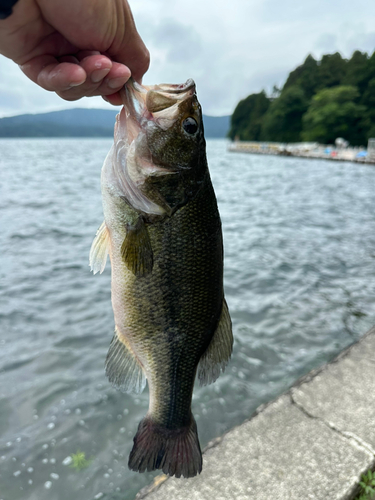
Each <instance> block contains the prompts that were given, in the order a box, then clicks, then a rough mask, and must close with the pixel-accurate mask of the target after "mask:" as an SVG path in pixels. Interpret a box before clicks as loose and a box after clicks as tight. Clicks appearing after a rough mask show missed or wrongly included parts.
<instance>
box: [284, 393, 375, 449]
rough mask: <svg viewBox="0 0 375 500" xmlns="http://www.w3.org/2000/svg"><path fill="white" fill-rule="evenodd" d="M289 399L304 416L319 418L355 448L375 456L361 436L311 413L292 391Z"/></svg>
mask: <svg viewBox="0 0 375 500" xmlns="http://www.w3.org/2000/svg"><path fill="white" fill-rule="evenodd" d="M289 394H290V401H291V403H292V405H294V406H295V407H296V408H298V410H300V411H301V412H302V413H303V414H304V415H305V416H306V417H308V418H311V419H314V420H319V421H320V422H322V423H323V424H324V425H325V426H326V427H328V428H329V429H331V430H332V431H333V432H336V433H337V434H338V435H339V436H341V437H342V438H343V439H345V440H346V441H348V442H349V443H350V444H351V445H352V446H355V447H356V448H357V449H360V450H362V451H366V452H368V453H370V454H371V455H373V456H375V449H374V448H373V447H372V446H371V445H370V444H369V443H367V442H366V441H364V440H363V439H362V438H360V437H359V436H357V435H356V434H354V433H353V432H350V431H342V430H341V429H338V428H337V427H336V426H335V425H334V424H333V423H332V422H327V421H326V420H324V419H323V418H321V417H318V416H316V415H313V414H312V413H310V412H309V411H307V410H306V408H305V407H304V406H303V405H301V403H298V402H297V401H296V400H295V399H294V397H293V392H292V391H291V392H290V393H289Z"/></svg>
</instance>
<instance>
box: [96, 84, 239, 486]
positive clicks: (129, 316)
mask: <svg viewBox="0 0 375 500" xmlns="http://www.w3.org/2000/svg"><path fill="white" fill-rule="evenodd" d="M121 97H122V101H123V104H124V106H123V108H122V109H121V112H120V113H119V114H118V115H117V117H116V124H115V131H114V143H113V145H112V147H111V149H110V151H109V153H108V155H107V157H106V159H105V161H104V165H103V168H102V173H101V189H102V200H103V212H104V222H103V223H102V225H101V226H100V228H99V229H98V232H97V234H96V236H95V239H94V241H93V243H92V247H91V251H90V266H91V270H92V271H93V272H94V274H95V273H97V272H100V273H101V272H103V270H104V267H105V265H106V261H107V257H108V255H109V257H110V261H111V296H112V307H113V313H114V320H115V333H114V336H113V339H112V342H111V344H110V347H109V351H108V354H107V358H106V362H105V369H106V374H107V376H108V378H109V381H110V382H111V383H112V384H113V385H114V386H115V387H117V388H119V389H120V390H122V391H123V392H135V393H139V392H141V391H142V390H143V388H144V387H145V385H146V379H147V382H148V386H149V409H148V412H147V414H146V415H145V417H144V418H143V419H142V420H141V422H140V423H139V426H138V430H137V433H136V435H135V437H134V440H133V441H134V442H133V448H132V450H131V452H130V456H129V463H128V466H129V468H130V469H131V470H133V471H137V472H145V471H152V470H157V469H161V470H162V471H163V472H164V473H165V474H168V475H170V476H175V477H182V476H183V477H185V478H188V477H193V476H196V475H197V474H199V473H200V472H201V471H202V452H201V447H200V443H199V438H198V433H197V424H196V421H195V419H194V416H193V414H192V393H193V387H194V382H195V379H196V377H197V378H198V380H199V382H200V384H201V385H206V384H210V383H212V382H214V381H215V380H216V379H217V377H218V376H219V375H220V373H222V372H223V371H224V369H225V367H226V365H227V363H228V361H229V359H230V356H231V353H232V347H233V334H232V324H231V318H230V314H229V311H228V306H227V303H226V301H225V298H224V288H223V239H222V226H221V220H220V215H219V211H218V207H217V201H216V197H215V193H214V189H213V186H212V182H211V179H210V174H209V170H208V164H207V158H206V143H205V138H204V129H203V119H202V110H201V106H200V104H199V101H198V98H197V94H196V86H195V83H194V81H193V80H191V79H189V80H187V82H186V83H184V84H160V85H152V86H143V85H140V84H139V83H137V82H135V81H133V80H129V82H127V84H126V85H125V86H124V88H123V89H122V90H121Z"/></svg>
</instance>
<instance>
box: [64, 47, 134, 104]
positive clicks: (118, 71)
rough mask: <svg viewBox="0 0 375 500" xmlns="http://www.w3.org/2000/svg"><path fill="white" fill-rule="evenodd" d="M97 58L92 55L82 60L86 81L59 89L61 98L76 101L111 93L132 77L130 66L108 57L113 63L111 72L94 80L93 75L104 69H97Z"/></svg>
mask: <svg viewBox="0 0 375 500" xmlns="http://www.w3.org/2000/svg"><path fill="white" fill-rule="evenodd" d="M100 57H103V56H100ZM97 58H98V56H90V57H88V58H85V59H84V60H82V61H81V63H80V64H81V65H82V66H83V69H84V70H85V72H86V74H87V75H88V77H87V79H86V81H85V82H84V83H83V84H82V85H79V86H76V87H73V88H70V89H65V90H61V91H59V92H58V95H59V96H60V97H61V98H63V99H65V100H68V101H75V100H77V99H80V98H81V97H88V96H94V95H107V94H108V95H110V94H113V93H115V92H116V91H118V90H120V89H121V88H122V87H123V86H124V85H125V83H126V82H127V81H128V79H129V78H130V70H129V68H127V67H126V66H124V65H123V64H119V63H112V62H111V61H109V60H108V58H105V59H107V61H109V62H110V64H111V65H112V67H111V69H110V70H109V72H108V71H107V74H106V76H105V78H104V79H101V80H100V81H99V82H93V81H92V77H93V75H94V76H95V75H97V74H98V73H96V72H100V71H103V70H102V69H97V68H96V66H95V60H96V59H97ZM96 62H98V60H97V61H96ZM120 104H121V101H120Z"/></svg>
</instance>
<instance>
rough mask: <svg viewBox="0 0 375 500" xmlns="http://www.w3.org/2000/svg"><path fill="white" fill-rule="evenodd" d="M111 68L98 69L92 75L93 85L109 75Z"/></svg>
mask: <svg viewBox="0 0 375 500" xmlns="http://www.w3.org/2000/svg"><path fill="white" fill-rule="evenodd" d="M110 69H111V68H103V69H96V70H95V71H93V72H92V73H91V81H92V82H93V83H99V82H100V81H101V80H103V78H104V77H105V76H107V75H108V73H109V70H110Z"/></svg>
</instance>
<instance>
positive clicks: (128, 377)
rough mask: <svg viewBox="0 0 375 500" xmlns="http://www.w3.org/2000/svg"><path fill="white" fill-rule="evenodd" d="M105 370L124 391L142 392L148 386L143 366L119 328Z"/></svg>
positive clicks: (114, 383)
mask: <svg viewBox="0 0 375 500" xmlns="http://www.w3.org/2000/svg"><path fill="white" fill-rule="evenodd" d="M105 372H106V374H107V377H108V379H109V381H110V382H111V383H112V384H113V385H114V386H115V387H117V388H118V389H120V390H122V391H123V392H137V393H140V392H142V391H143V389H144V388H145V386H146V377H145V374H144V372H143V368H142V366H141V365H140V363H139V361H138V359H137V358H136V356H135V354H134V353H133V351H132V349H131V347H130V346H129V345H127V343H126V339H125V338H124V337H123V335H121V334H120V333H119V331H118V329H117V328H116V329H115V335H114V336H113V339H112V342H111V345H110V346H109V350H108V354H107V359H106V361H105Z"/></svg>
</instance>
